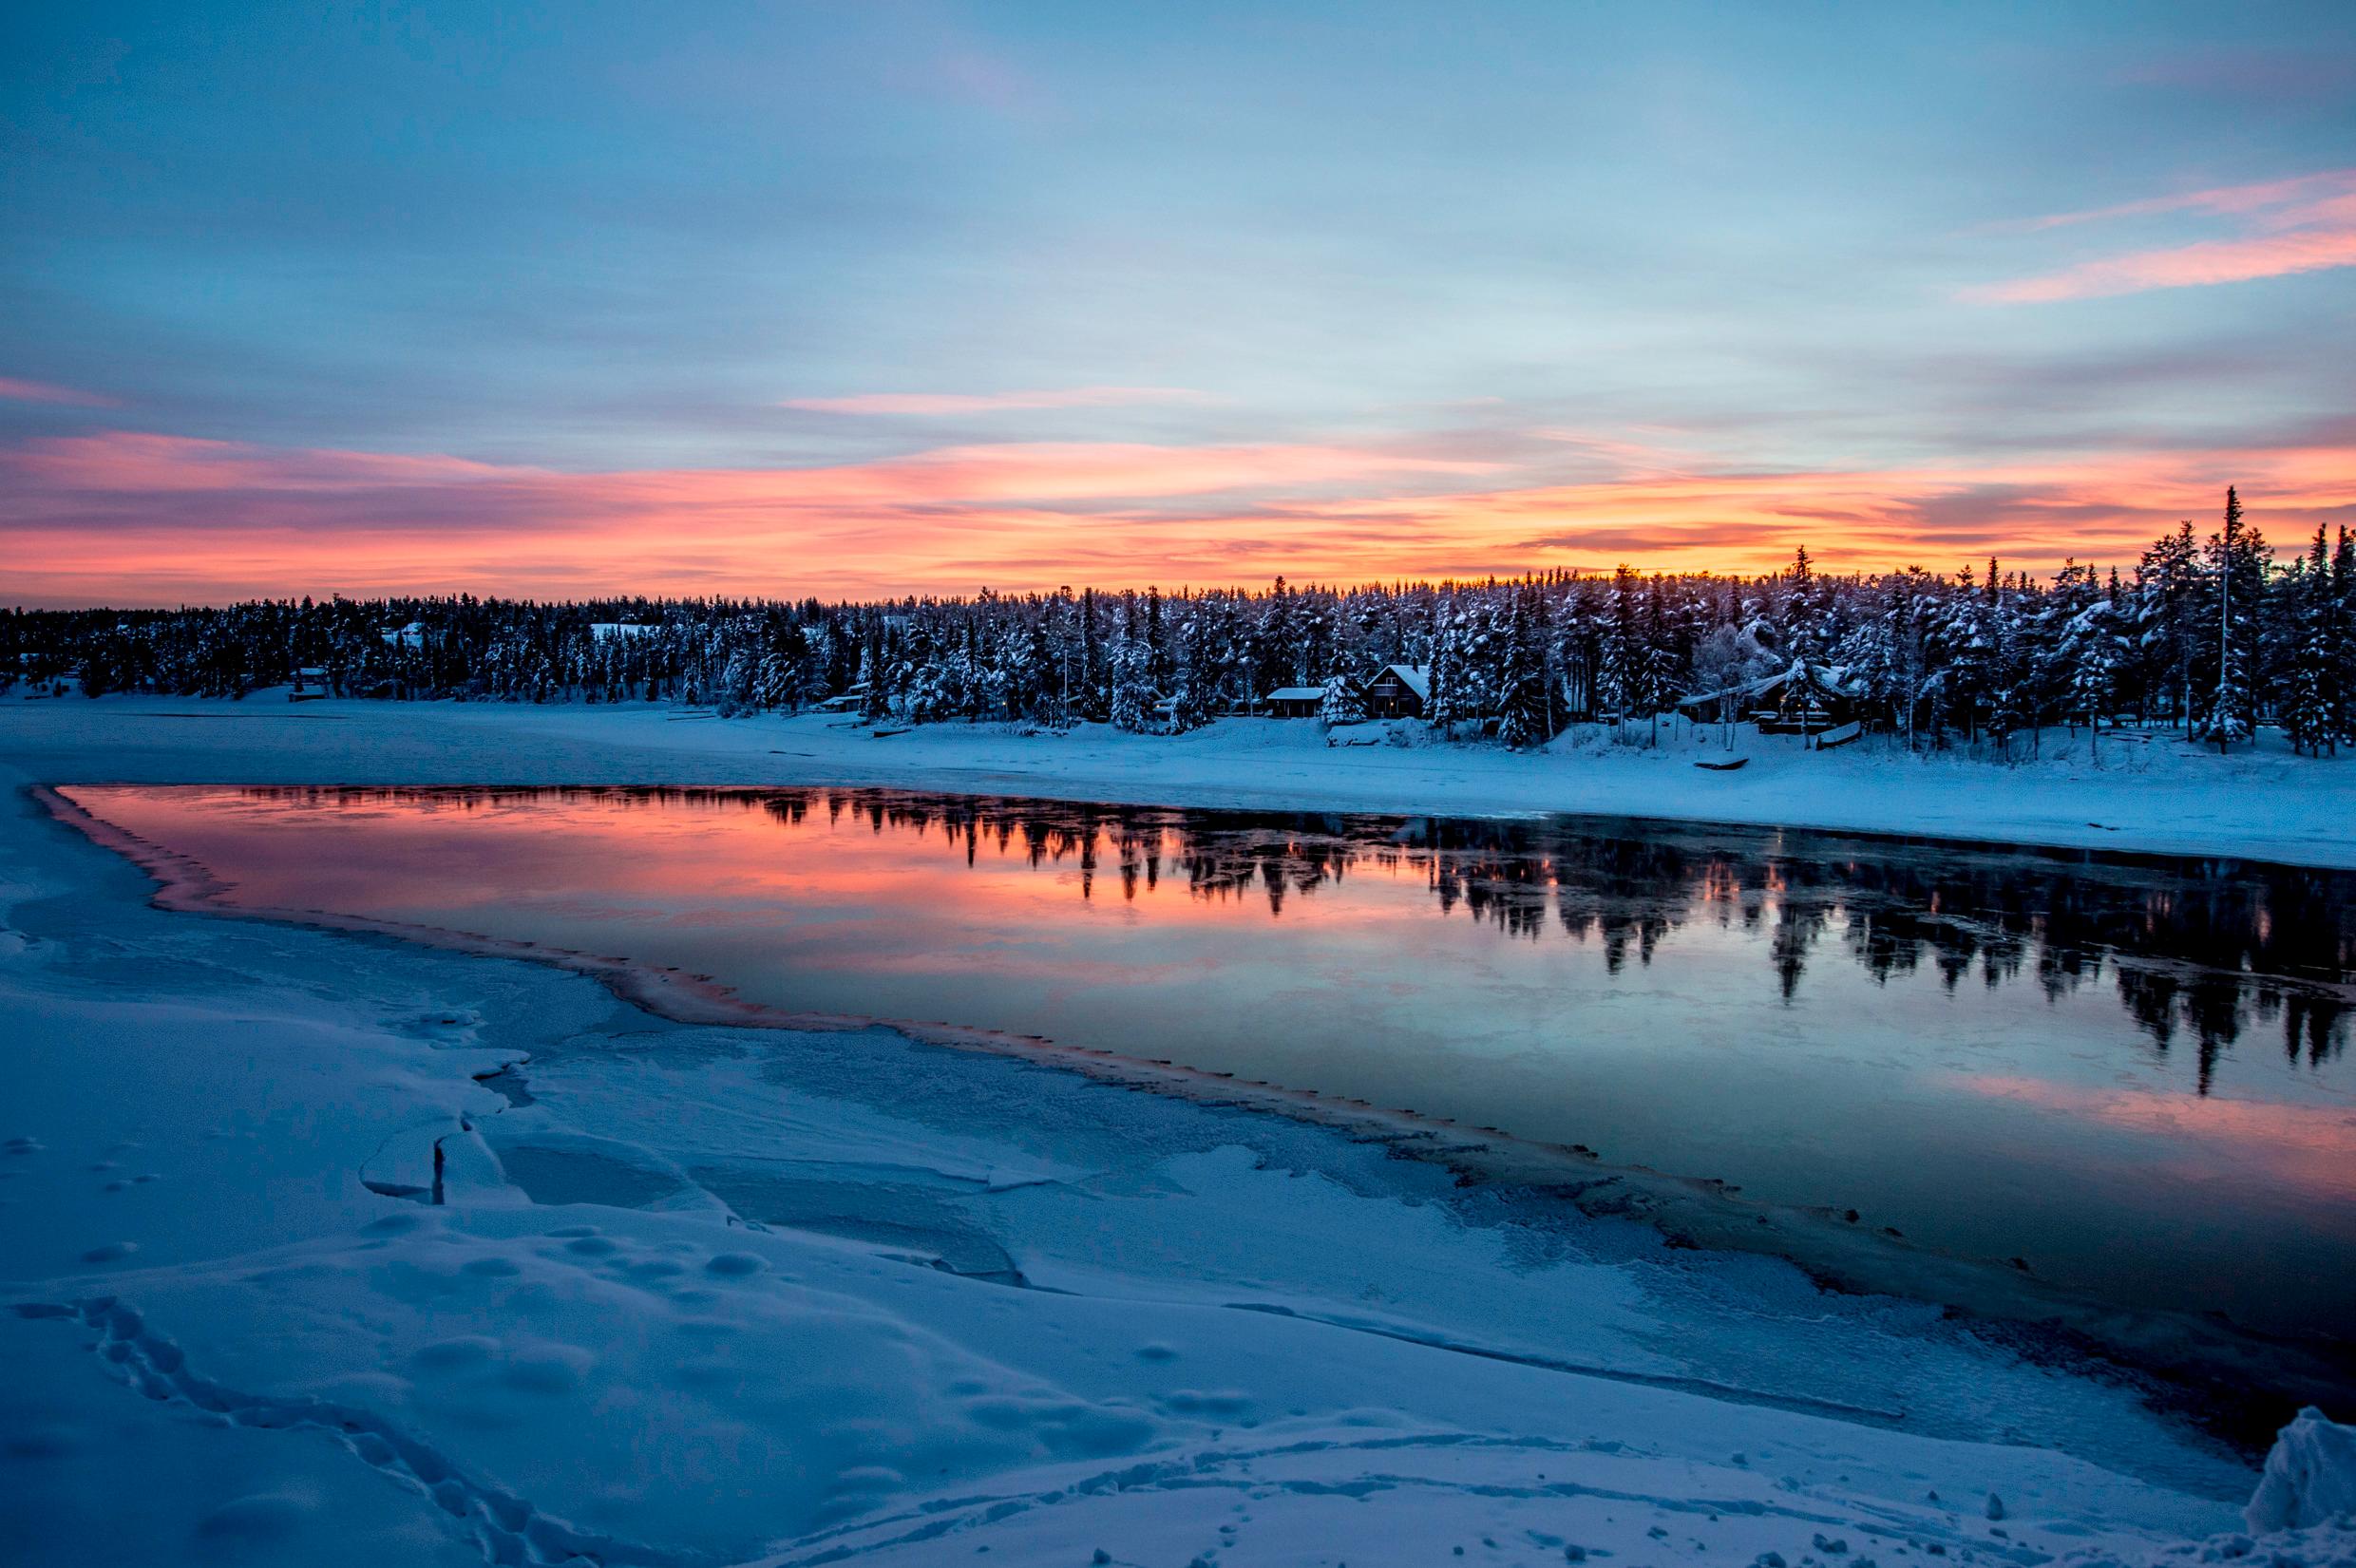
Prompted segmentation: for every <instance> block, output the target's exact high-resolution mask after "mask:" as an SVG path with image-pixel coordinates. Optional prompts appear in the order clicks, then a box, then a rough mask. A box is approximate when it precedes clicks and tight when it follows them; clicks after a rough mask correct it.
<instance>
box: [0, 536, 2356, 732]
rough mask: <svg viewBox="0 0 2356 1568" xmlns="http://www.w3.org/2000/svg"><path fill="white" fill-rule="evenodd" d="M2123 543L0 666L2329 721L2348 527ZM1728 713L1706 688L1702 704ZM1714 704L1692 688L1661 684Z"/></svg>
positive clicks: (347, 679) (471, 618) (2338, 704)
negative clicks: (1876, 566)
mask: <svg viewBox="0 0 2356 1568" xmlns="http://www.w3.org/2000/svg"><path fill="white" fill-rule="evenodd" d="M2227 502H2228V504H2227V508H2226V512H2225V517H2224V520H2223V521H2222V523H2221V525H2220V526H2219V527H2218V529H2217V530H2216V531H2215V532H2214V533H2212V534H2211V535H2210V536H2209V537H2208V538H2206V539H2205V540H2203V539H2201V538H2198V537H2197V536H2196V535H2195V531H2194V528H2193V526H2192V524H2190V523H2189V522H2188V523H2185V524H2183V525H2181V526H2180V527H2178V528H2177V529H2176V531H2174V532H2172V533H2169V534H2166V535H2163V536H2161V537H2160V538H2157V539H2156V540H2154V541H2153V543H2152V545H2151V546H2150V547H2149V548H2148V549H2146V550H2145V551H2144V552H2143V553H2142V557H2141V559H2140V560H2138V562H2137V563H2136V564H2135V565H2134V566H2133V567H2132V568H2128V569H2125V570H2121V569H2120V568H2118V567H2112V568H2109V569H2107V570H2105V569H2100V568H2097V567H2093V566H2086V565H2079V564H2076V563H2074V562H2073V563H2072V564H2070V565H2067V566H2065V567H2064V568H2063V569H2062V571H2060V572H2059V573H2057V574H2055V575H2054V576H2052V577H2051V578H2050V579H2049V580H2047V579H2040V578H2038V577H2035V576H2031V575H2030V574H2027V573H2024V572H2020V571H2011V570H2006V569H2005V567H2004V565H2003V563H2002V562H2001V561H1997V560H1993V559H1991V560H1990V561H1988V562H1987V564H1986V568H1985V569H1979V570H1975V569H1974V568H1971V567H1966V568H1964V569H1963V570H1961V571H1958V572H1956V573H1954V574H1953V575H1951V576H1949V575H1943V574H1937V573H1931V572H1926V571H1923V570H1921V569H1919V568H1911V567H1910V568H1908V569H1907V570H1905V571H1901V572H1891V573H1887V574H1883V575H1879V576H1869V575H1853V576H1833V575H1827V574H1824V573H1820V572H1817V571H1815V569H1814V568H1813V567H1812V565H1811V564H1810V561H1809V558H1808V555H1807V552H1806V551H1805V550H1804V549H1803V550H1801V551H1800V552H1798V554H1797V556H1796V558H1795V559H1794V561H1793V562H1792V564H1791V565H1790V567H1789V568H1787V569H1786V570H1784V571H1781V572H1779V573H1776V574H1773V575H1770V576H1757V577H1742V576H1719V575H1714V574H1706V573H1705V574H1694V575H1680V576H1664V575H1659V574H1655V575H1652V576H1643V575H1640V574H1638V573H1636V572H1634V571H1632V570H1630V569H1628V568H1626V567H1622V568H1621V569H1620V570H1619V571H1617V572H1616V573H1614V574H1612V575H1610V576H1602V575H1591V574H1578V573H1550V574H1546V575H1541V576H1525V577H1522V578H1518V579H1513V580H1501V579H1495V578H1492V579H1489V580H1486V581H1479V582H1456V581H1448V582H1436V583H1433V582H1417V583H1395V584H1389V585H1382V584H1370V585H1363V586H1358V587H1347V588H1342V587H1324V586H1296V585H1293V584H1289V583H1287V582H1285V581H1284V580H1283V578H1281V577H1280V578H1278V579H1277V580H1276V582H1275V583H1274V585H1273V586H1272V587H1271V588H1269V589H1267V590H1265V591H1245V590H1240V589H1208V590H1181V591H1178V592H1175V593H1169V594H1165V593H1162V592H1160V591H1158V590H1154V589H1149V590H1147V591H1146V592H1144V593H1134V592H1123V593H1119V594H1108V593H1099V592H1095V591H1093V590H1092V591H1082V592H1077V593H1075V592H1073V591H1072V590H1070V589H1061V590H1058V591H1057V592H1055V593H1054V594H1047V595H1040V594H1033V595H1021V596H1015V595H997V594H994V593H991V592H989V591H987V590H984V591H983V592H981V593H980V594H978V595H976V596H974V597H971V598H965V597H957V598H908V599H903V600H898V601H881V602H870V603H822V602H820V601H819V600H817V599H814V598H813V599H806V600H802V601H798V602H786V601H775V600H753V599H743V600H735V599H726V598H701V599H655V598H643V597H640V598H624V599H593V600H587V601H583V602H578V603H545V602H536V601H531V600H514V599H500V598H476V597H474V596H472V595H459V596H456V597H433V598H386V599H371V600H355V599H346V598H342V597H336V598H332V599H328V600H325V601H314V600H313V599H309V598H305V599H302V600H300V601H295V600H256V601H253V602H249V603H243V604H237V605H232V606H229V607H227V608H223V609H180V610H173V611H127V612H119V611H112V610H103V611H102V610H90V611H23V610H19V611H16V612H14V613H0V689H4V688H5V686H6V685H8V684H11V683H14V682H18V681H22V682H24V683H27V684H28V685H29V686H31V687H34V688H36V689H46V690H67V689H68V688H70V687H77V686H78V688H79V689H80V690H83V691H85V692H86V693H88V694H90V695H93V696H95V695H102V694H104V693H107V692H113V691H124V690H130V691H145V692H156V693H166V694H177V695H189V696H212V697H237V696H241V695H243V694H245V693H246V692H248V691H251V690H257V689H258V688H263V687H275V686H280V685H285V684H288V683H295V684H297V685H308V686H309V687H310V688H312V689H313V690H320V691H322V692H323V693H326V694H333V695H338V696H359V697H383V698H391V699H431V698H453V699H462V700H463V699H488V700H497V701H508V702H533V703H547V702H565V701H576V702H590V703H599V702H604V703H612V702H624V701H644V700H652V701H674V702H683V703H691V704H698V705H709V706H712V707H714V708H719V709H721V710H722V711H724V712H740V711H751V710H760V709H775V710H792V709H795V708H806V707H809V706H812V705H816V704H820V703H826V702H834V703H836V704H838V705H839V706H842V707H844V708H854V709H856V710H857V711H859V712H862V713H864V715H866V716H868V717H871V718H876V719H884V718H890V719H893V720H896V721H899V722H903V723H909V724H922V723H932V722H940V721H945V720H957V719H962V720H982V719H1005V720H1016V721H1024V722H1030V723H1035V724H1039V725H1047V726H1054V725H1060V724H1066V723H1070V722H1073V721H1076V720H1082V719H1086V720H1093V721H1098V722H1105V723H1110V724H1112V725H1113V726H1116V727H1121V728H1124V729H1129V730H1134V731H1173V732H1174V731H1183V730H1187V729H1190V728H1193V727H1198V726H1200V725H1202V724H1204V723H1206V722H1207V721H1208V720H1210V719H1212V718H1214V717H1217V716H1219V715H1222V714H1226V713H1238V712H1251V711H1255V710H1257V709H1258V708H1259V706H1260V704H1261V702H1262V701H1263V699H1264V698H1265V696H1266V695H1267V694H1268V693H1269V692H1271V691H1275V690H1282V689H1286V688H1302V687H1329V688H1330V689H1331V690H1332V700H1331V701H1329V703H1328V704H1327V705H1326V709H1325V711H1326V716H1328V717H1329V718H1337V719H1338V718H1347V717H1356V716H1358V715H1357V712H1356V710H1355V704H1354V700H1353V698H1352V696H1351V694H1350V693H1349V691H1348V690H1345V687H1346V684H1347V679H1348V678H1353V677H1363V676H1365V675H1366V674H1368V673H1369V672H1371V671H1378V670H1380V669H1382V668H1383V667H1385V666H1387V665H1390V664H1393V663H1398V664H1404V665H1408V666H1412V667H1416V668H1417V669H1419V670H1422V671H1428V675H1427V677H1426V684H1427V686H1428V689H1429V694H1428V699H1427V701H1426V704H1425V710H1424V715H1423V716H1424V717H1425V718H1426V719H1427V720H1428V721H1429V722H1430V723H1431V724H1432V725H1433V726H1435V727H1436V728H1438V729H1440V730H1442V731H1444V732H1447V733H1451V734H1456V735H1461V736H1465V737H1475V736H1492V737H1494V738H1495V739H1496V740H1498V741H1500V742H1502V743H1503V744H1505V745H1507V746H1533V745H1538V744H1541V743H1543V742H1545V741H1546V740H1548V739H1549V738H1550V737H1551V736H1553V735H1554V734H1555V733H1556V732H1557V731H1559V730H1560V729H1561V728H1562V727H1564V726H1565V725H1566V724H1568V723H1570V722H1572V721H1574V720H1582V719H1598V718H1603V719H1617V720H1623V721H1625V720H1644V719H1646V718H1650V717H1653V716H1656V715H1659V714H1662V713H1663V712H1666V711H1668V710H1670V709H1671V708H1673V707H1674V706H1675V705H1676V704H1677V703H1679V702H1680V701H1681V700H1688V701H1689V700H1690V699H1691V698H1692V697H1694V696H1695V695H1697V694H1707V693H1711V692H1719V691H1731V690H1736V689H1739V688H1740V687H1741V686H1742V685H1743V684H1744V683H1746V682H1752V681H1757V680H1759V679H1760V678H1762V677H1765V676H1770V675H1773V674H1776V673H1778V672H1782V671H1791V670H1793V669H1794V668H1795V667H1804V668H1806V669H1807V670H1808V671H1812V672H1813V673H1814V674H1815V679H1816V681H1817V683H1818V684H1819V685H1823V686H1828V687H1830V688H1832V689H1834V690H1838V691H1840V692H1842V693H1844V694H1846V695H1848V696H1849V697H1851V698H1852V699H1853V702H1854V704H1855V708H1856V711H1857V712H1858V713H1859V714H1861V715H1862V716H1863V720H1864V722H1865V723H1866V724H1867V725H1868V726H1869V727H1876V728H1881V729H1885V730H1888V731H1891V732H1894V733H1898V734H1902V735H1904V736H1906V737H1908V738H1909V740H1910V742H1911V743H1912V744H1915V745H1918V746H1945V745H1948V744H1951V743H1952V742H1954V741H1957V740H1964V741H1969V742H1979V741H1982V740H1983V739H1986V740H1987V741H1990V742H1992V743H1994V745H1995V746H1996V747H1997V749H1998V750H1999V751H2000V752H2003V751H2005V750H2008V749H2009V748H2010V746H2012V744H2013V743H2014V740H2015V738H2016V737H2023V736H2027V737H2032V738H2033V737H2034V736H2035V735H2036V734H2037V733H2038V732H2039V731H2041V730H2042V729H2043V727H2047V726H2053V725H2070V726H2078V725H2085V724H2089V723H2094V724H2107V723H2111V722H2115V721H2117V720H2119V719H2120V718H2122V717H2131V718H2133V719H2134V720H2136V721H2138V722H2142V723H2165V724H2174V725H2178V726H2181V727H2183V728H2184V729H2185V731H2186V732H2187V733H2188V734H2190V735H2193V736H2196V737H2198V738H2201V739H2204V740H2209V741H2214V742H2217V743H2219V744H2221V745H2231V744H2232V743H2233V742H2236V741H2240V740H2244V739H2247V738H2248V737H2249V736H2250V735H2251V734H2252V731H2253V729H2254V728H2255V727H2256V726H2258V725H2259V724H2261V723H2274V724H2279V725H2281V726H2282V727H2283V728H2284V730H2285V731H2286V733H2287V735H2288V737H2289V738H2290V741H2291V743H2292V745H2293V746H2294V747H2296V748H2297V749H2300V750H2303V751H2308V752H2311V753H2316V754H2321V753H2324V752H2327V751H2331V750H2335V749H2336V747H2337V746H2339V745H2340V744H2341V743H2343V742H2347V741H2350V740H2356V535H2352V534H2351V533H2350V532H2349V530H2348V529H2347V528H2346V527H2342V528H2341V529H2339V530H2338V531H2337V535H2336V538H2331V537H2328V536H2327V534H2326V531H2325V530H2324V529H2323V528H2322V527H2320V526H2319V527H2318V528H2317V530H2316V532H2315V534H2314V536H2313V538H2311V539H2310V540H2309V541H2308V543H2307V545H2306V547H2305V548H2304V549H2302V550H2299V551H2298V552H2296V553H2295V554H2290V556H2289V558H2288V559H2287V560H2277V559H2276V557H2275V556H2274V553H2273V551H2272V550H2271V547H2270V546H2269V545H2268V544H2267V542H2266V540H2265V538H2264V537H2263V535H2262V533H2261V532H2260V530H2259V529H2258V528H2257V527H2256V526H2254V525H2252V523H2250V522H2248V521H2247V520H2244V518H2243V516H2242V513H2241V508H2240V505H2239V503H2238V501H2237V500H2235V499H2234V498H2233V494H2232V493H2231V492H2228V497H2227ZM1727 706H1728V707H1729V708H1731V707H1732V706H1733V705H1732V704H1731V703H1730V704H1729V705H1727ZM1688 711H1693V712H1697V713H1698V714H1699V716H1701V717H1718V716H1720V714H1719V713H1718V712H1717V711H1714V710H1712V709H1711V707H1710V705H1702V706H1701V707H1700V708H1689V709H1688Z"/></svg>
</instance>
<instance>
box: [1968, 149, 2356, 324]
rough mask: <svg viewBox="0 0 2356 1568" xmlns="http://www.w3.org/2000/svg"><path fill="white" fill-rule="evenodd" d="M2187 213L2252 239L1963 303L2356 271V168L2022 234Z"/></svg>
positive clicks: (2036, 280) (2019, 282)
mask: <svg viewBox="0 0 2356 1568" xmlns="http://www.w3.org/2000/svg"><path fill="white" fill-rule="evenodd" d="M2181 212H2199V213H2209V214H2214V215H2218V216H2223V217H2235V218H2238V219H2240V220H2242V223H2243V226H2244V227H2245V228H2248V229H2251V230H2254V231H2255V232H2254V233H2251V234H2246V235H2244V236H2239V237H2236V238H2231V239H2213V240H2203V241H2200V242H2197V243H2195V244H2190V245H2176V246H2168V247H2162V248H2158V249H2151V250H2141V251H2134V252H2130V253H2128V254H2126V255H2116V256H2106V257H2101V258H2098V259H2095V260H2091V261H2083V262H2080V263H2078V264H2077V265H2075V266H2071V267H2065V268H2063V269H2062V270H2060V271H2058V272H2051V273H2043V274H2038V275H2036V276H2033V277H2025V278H2018V279H2015V280H2013V281H2011V282H2008V283H1995V284H1986V285H1982V286H1980V287H1977V288H1971V289H1967V290H1965V291H1963V297H1964V298H1965V299H1966V300H1967V301H1971V302H1974V303H1978V304H2001V305H2022V304H2045V303H2051V302H2054V301H2057V300H2066V299H2099V298H2103V297H2106V296H2110V295H2115V294H2130V293H2143V292H2144V291H2146V290H2151V289H2183V288H2195V287H2199V286H2202V285H2208V284H2217V283H2239V282H2244V281H2247V280H2249V279H2252V278H2260V277H2285V276H2289V275H2291V274H2298V273H2312V272H2322V271H2324V270H2326V269H2328V268H2333V267H2350V266H2356V170H2348V169H2343V170H2335V171H2333V172H2331V173H2328V174H2320V175H2308V176H2303V177H2301V178H2299V179H2280V180H2272V181H2270V182H2267V183H2264V184H2255V185H2231V186H2223V187H2220V188H2217V189H2214V190H2207V191H2195V192H2192V193H2190V194H2187V195H2184V196H2175V197H2158V198H2151V199H2148V200H2143V201H2130V202H2126V203H2123V204H2121V205H2119V206H2114V207H2103V208H2098V209H2095V210H2093V211H2089V212H2083V213H2062V214H2058V215H2055V216H2053V217H2042V218H2036V219H2032V220H2031V221H2030V222H2029V223H2028V224H2026V225H2024V227H2026V228H2029V229H2037V230H2043V229H2053V228H2059V227H2063V226H2066V225H2071V224H2080V223H2093V222H2105V221H2115V220H2118V219H2120V218H2128V217H2149V216H2154V215H2158V214H2166V213H2181Z"/></svg>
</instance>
